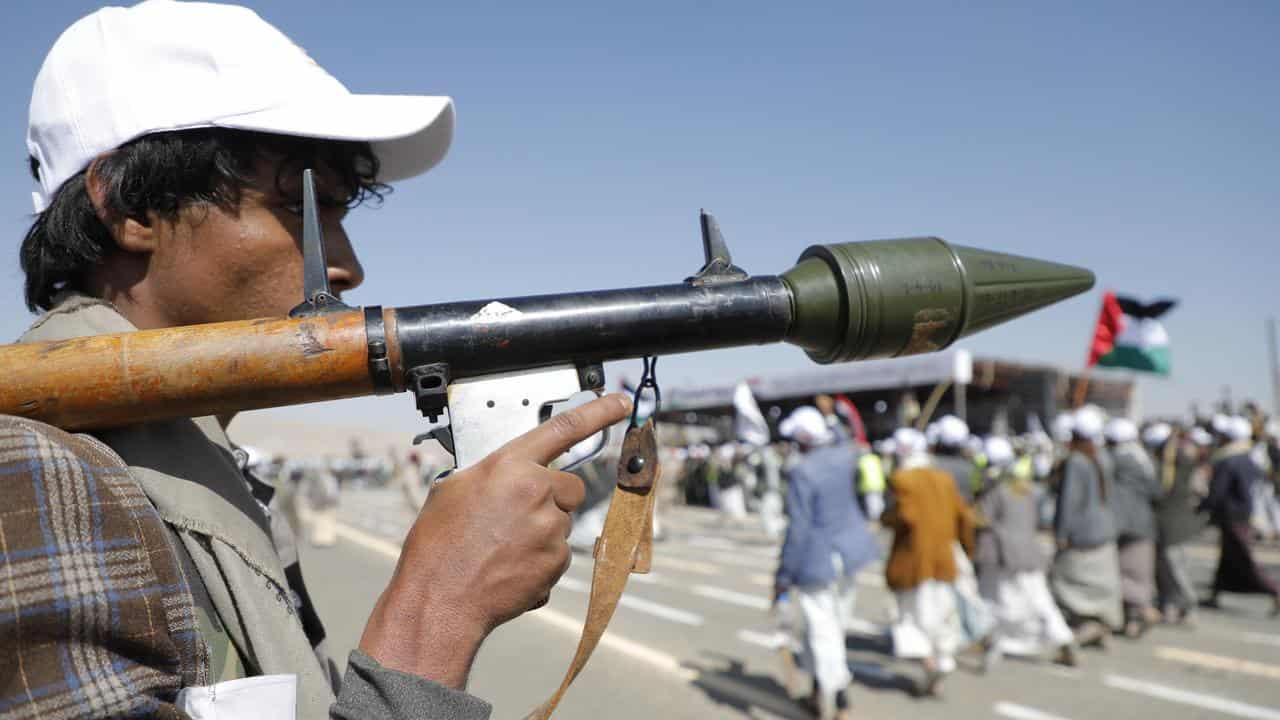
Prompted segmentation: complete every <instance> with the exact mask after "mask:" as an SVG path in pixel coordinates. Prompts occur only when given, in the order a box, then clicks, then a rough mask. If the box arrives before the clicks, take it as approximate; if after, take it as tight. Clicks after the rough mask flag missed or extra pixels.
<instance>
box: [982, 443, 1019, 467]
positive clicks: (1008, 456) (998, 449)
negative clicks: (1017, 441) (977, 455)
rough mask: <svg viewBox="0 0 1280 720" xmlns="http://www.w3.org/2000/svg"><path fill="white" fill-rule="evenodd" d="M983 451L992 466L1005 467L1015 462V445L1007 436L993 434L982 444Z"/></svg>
mask: <svg viewBox="0 0 1280 720" xmlns="http://www.w3.org/2000/svg"><path fill="white" fill-rule="evenodd" d="M982 453H983V454H984V455H986V456H987V463H988V464H990V466H991V467H996V468H999V467H1004V466H1005V465H1008V464H1009V463H1011V462H1013V445H1012V444H1011V443H1010V442H1009V441H1008V440H1007V439H1005V438H1002V437H996V436H994V435H993V436H991V437H989V438H987V441H986V442H985V443H983V445H982Z"/></svg>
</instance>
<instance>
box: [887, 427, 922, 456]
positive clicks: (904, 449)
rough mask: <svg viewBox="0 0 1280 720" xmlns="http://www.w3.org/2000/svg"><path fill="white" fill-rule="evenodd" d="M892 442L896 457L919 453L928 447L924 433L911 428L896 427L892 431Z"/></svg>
mask: <svg viewBox="0 0 1280 720" xmlns="http://www.w3.org/2000/svg"><path fill="white" fill-rule="evenodd" d="M893 444H894V446H895V449H896V452H897V454H898V457H910V456H912V455H919V454H921V453H924V452H925V451H926V450H928V449H929V445H928V443H927V442H925V439H924V435H923V434H922V433H921V432H920V431H919V430H915V429H913V428H906V427H904V428H898V429H897V430H896V431H894V433H893Z"/></svg>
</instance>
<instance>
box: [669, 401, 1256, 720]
mask: <svg viewBox="0 0 1280 720" xmlns="http://www.w3.org/2000/svg"><path fill="white" fill-rule="evenodd" d="M779 431H780V433H781V434H782V435H783V436H784V437H785V438H786V439H787V441H788V442H786V443H777V444H773V445H768V446H747V445H741V444H728V445H724V446H721V447H719V448H716V449H712V448H710V447H707V446H696V445H695V446H691V447H688V448H683V449H676V450H673V452H672V453H671V455H670V458H669V460H668V463H669V464H671V465H674V466H675V467H674V468H673V471H674V475H675V476H676V477H677V478H678V481H679V483H680V486H681V488H682V489H683V491H684V493H685V496H686V500H688V501H691V502H700V501H709V503H710V504H712V505H713V506H715V507H718V508H719V509H720V510H721V511H722V512H723V513H724V515H725V517H726V521H727V522H735V521H741V520H743V519H745V517H746V514H747V512H748V511H749V510H756V511H758V512H759V513H760V516H761V520H762V522H763V526H764V528H765V530H766V532H769V533H770V534H774V535H775V536H779V537H784V538H785V539H784V540H783V544H782V551H781V556H780V560H779V566H778V570H777V581H776V588H775V605H774V608H775V613H776V614H777V615H778V617H779V618H780V619H781V622H782V624H783V626H784V627H786V628H787V629H788V631H790V632H792V633H793V634H794V649H795V650H796V654H797V656H798V658H799V659H800V661H801V663H802V665H803V666H804V667H805V668H806V669H807V670H808V671H809V672H810V673H811V674H812V675H813V678H814V688H813V694H812V696H811V697H810V698H809V699H808V702H809V704H810V705H811V707H812V709H813V710H814V712H815V713H818V714H820V715H822V716H824V717H841V716H847V712H848V710H847V708H848V705H849V700H848V696H847V686H848V685H849V683H850V682H851V681H852V678H851V676H850V674H849V670H848V666H847V662H846V660H845V634H846V632H847V631H848V630H849V628H850V627H851V625H852V624H853V623H852V621H853V613H854V587H855V585H854V580H853V579H854V576H855V574H856V573H857V572H858V571H859V570H860V569H863V568H865V567H866V566H868V565H870V564H872V563H874V562H875V561H877V560H880V559H881V556H882V554H883V553H882V551H881V549H880V545H879V544H878V542H877V540H876V538H875V536H874V534H873V533H874V530H875V527H876V524H877V523H878V524H879V526H880V527H882V528H883V529H884V530H885V531H887V532H888V533H891V534H892V541H891V545H890V549H889V551H888V557H887V558H884V560H885V563H884V568H885V570H884V574H885V581H886V582H885V584H886V586H887V587H888V588H889V589H890V590H891V591H892V594H893V599H894V601H895V602H894V603H893V605H894V606H895V610H894V613H893V619H892V624H891V628H890V630H891V635H892V646H893V652H894V654H895V655H896V656H898V657H900V658H907V659H914V660H918V661H919V662H920V663H921V665H922V668H923V675H922V678H921V680H920V682H919V690H920V692H922V693H925V694H937V693H938V692H939V689H940V685H941V682H942V680H943V678H944V677H945V676H946V675H947V674H948V673H950V672H951V671H953V670H954V669H955V667H956V660H955V658H956V656H957V654H958V653H961V652H966V651H971V652H974V653H976V654H980V655H979V657H980V658H981V665H982V667H984V668H986V667H989V666H990V664H991V663H993V662H996V661H998V660H999V659H1000V658H1001V657H1002V656H1004V655H1019V656H1040V657H1043V658H1045V659H1047V660H1052V661H1054V662H1058V663H1062V664H1066V665H1075V664H1077V663H1078V662H1079V660H1080V658H1079V652H1080V648H1084V647H1094V648H1099V649H1105V648H1106V647H1107V644H1108V642H1109V641H1110V638H1111V637H1112V635H1113V634H1115V633H1121V634H1123V635H1124V636H1126V637H1128V638H1132V639H1137V638H1140V637H1141V636H1142V635H1143V634H1144V633H1145V632H1146V630H1147V629H1148V627H1149V626H1150V625H1151V624H1152V623H1156V622H1164V623H1176V624H1180V625H1184V626H1187V627H1193V626H1194V624H1195V618H1196V613H1197V611H1198V608H1200V607H1216V606H1217V603H1218V597H1219V595H1220V594H1221V593H1251V594H1263V595H1268V596H1270V597H1271V599H1272V613H1273V615H1274V614H1280V591H1278V590H1277V586H1276V584H1275V582H1274V580H1273V579H1272V578H1270V577H1269V576H1268V575H1267V573H1266V572H1265V571H1264V570H1263V569H1262V568H1261V567H1260V566H1259V565H1258V563H1257V562H1256V560H1255V558H1254V555H1253V551H1252V545H1253V544H1254V542H1255V541H1256V539H1257V538H1258V537H1264V538H1269V539H1275V538H1276V535H1277V530H1280V504H1278V503H1277V497H1276V484H1277V481H1278V480H1280V478H1278V476H1277V471H1278V470H1280V423H1277V421H1275V420H1271V421H1267V419H1266V418H1265V417H1263V416H1261V414H1260V413H1258V412H1257V411H1256V410H1253V411H1252V412H1250V413H1248V414H1242V415H1228V414H1219V415H1215V416H1213V417H1211V418H1205V419H1202V420H1198V421H1197V422H1194V423H1188V424H1185V425H1177V424H1170V423H1164V422H1150V423H1146V424H1144V425H1142V426H1139V425H1138V424H1136V423H1134V422H1133V421H1131V420H1129V419H1126V418H1120V417H1116V418H1108V417H1107V416H1106V415H1105V413H1104V412H1103V411H1102V410H1101V409H1100V408H1097V407H1095V406H1085V407H1083V408H1080V409H1078V410H1076V411H1074V412H1071V413H1065V414H1063V415H1061V416H1059V417H1058V418H1056V419H1055V421H1054V422H1053V423H1052V427H1051V432H1052V435H1050V434H1049V433H1044V432H1038V433H1031V434H1027V435H1024V436H1020V437H1013V438H1010V437H1003V436H991V437H986V438H980V437H977V436H974V435H971V434H970V432H969V428H968V427H967V426H966V424H965V423H964V422H963V421H962V420H960V419H959V418H957V417H955V416H950V415H949V416H945V417H943V418H941V419H939V420H938V421H936V422H935V423H933V424H931V425H929V426H928V427H927V428H926V429H925V430H924V431H923V432H920V431H917V430H916V429H913V428H901V429H899V430H897V431H896V432H895V433H894V434H893V435H892V437H890V438H885V439H883V440H881V441H879V442H876V443H874V444H871V445H868V444H866V443H860V442H857V441H855V440H853V439H852V437H851V433H850V432H848V429H847V428H846V427H845V426H844V425H843V424H842V423H841V422H840V420H839V418H838V417H837V416H836V415H835V414H834V413H831V412H825V413H824V412H822V411H820V410H819V409H818V408H817V407H811V406H806V407H801V408H798V409H796V410H795V411H794V412H793V413H791V415H790V416H788V417H787V418H786V419H785V420H783V422H782V423H781V424H780V426H779ZM784 497H785V501H784V500H783V498H784ZM1209 526H1213V527H1215V528H1216V529H1217V535H1218V537H1219V542H1220V546H1221V553H1220V556H1219V559H1218V566H1217V570H1216V573H1215V576H1214V579H1213V583H1212V586H1211V588H1210V593H1209V595H1207V596H1206V597H1200V596H1199V594H1198V593H1197V591H1196V588H1195V587H1194V586H1193V584H1192V582H1191V580H1190V577H1189V572H1188V559H1187V553H1186V547H1185V546H1186V544H1187V543H1188V542H1189V541H1191V540H1193V539H1195V538H1197V537H1199V536H1200V535H1201V533H1202V531H1204V530H1205V529H1206V528H1207V527H1209Z"/></svg>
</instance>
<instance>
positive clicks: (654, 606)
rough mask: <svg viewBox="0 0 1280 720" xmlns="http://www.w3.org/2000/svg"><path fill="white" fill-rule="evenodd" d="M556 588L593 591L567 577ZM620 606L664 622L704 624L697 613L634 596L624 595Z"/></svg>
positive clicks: (582, 591)
mask: <svg viewBox="0 0 1280 720" xmlns="http://www.w3.org/2000/svg"><path fill="white" fill-rule="evenodd" d="M556 587H558V588H564V589H565V590H569V591H571V592H580V593H586V592H590V591H591V583H589V582H583V581H582V580H579V579H577V578H571V577H569V576H567V575H566V576H565V577H562V578H560V582H559V583H557V584H556ZM618 604H619V605H621V606H622V607H625V608H630V609H632V610H636V611H638V612H642V613H647V614H649V615H653V616H654V617H659V618H662V619H663V620H670V621H671V622H677V623H680V624H682V625H692V626H694V627H697V626H698V625H701V624H702V622H703V620H702V616H701V615H698V614H696V613H691V612H687V611H685V610H680V609H678V608H673V607H671V606H669V605H663V604H662V603H656V602H653V601H651V600H645V599H643V598H638V597H635V596H634V595H623V596H622V599H621V600H619V601H618Z"/></svg>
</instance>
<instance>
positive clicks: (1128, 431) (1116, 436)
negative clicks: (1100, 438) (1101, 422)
mask: <svg viewBox="0 0 1280 720" xmlns="http://www.w3.org/2000/svg"><path fill="white" fill-rule="evenodd" d="M1103 434H1105V435H1106V436H1107V439H1108V440H1110V441H1111V442H1113V443H1116V444H1120V443H1127V442H1133V441H1134V440H1137V439H1138V426H1137V425H1134V424H1133V421H1132V420H1129V419H1128V418H1112V419H1111V421H1110V422H1108V423H1107V426H1106V428H1105V429H1104V430H1103Z"/></svg>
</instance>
